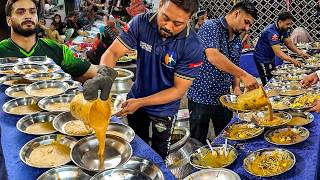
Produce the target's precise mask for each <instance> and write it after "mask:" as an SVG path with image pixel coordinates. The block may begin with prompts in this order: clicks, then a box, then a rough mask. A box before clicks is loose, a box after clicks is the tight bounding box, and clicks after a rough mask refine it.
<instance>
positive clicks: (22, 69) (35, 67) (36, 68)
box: [12, 64, 48, 74]
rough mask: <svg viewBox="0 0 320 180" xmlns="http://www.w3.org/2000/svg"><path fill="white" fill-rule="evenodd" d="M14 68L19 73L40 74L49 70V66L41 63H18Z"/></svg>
mask: <svg viewBox="0 0 320 180" xmlns="http://www.w3.org/2000/svg"><path fill="white" fill-rule="evenodd" d="M12 70H13V71H14V72H15V73H17V74H38V73H45V72H48V68H47V67H46V66H44V65H39V64H17V65H15V66H13V68H12Z"/></svg>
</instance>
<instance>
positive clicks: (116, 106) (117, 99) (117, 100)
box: [111, 94, 126, 116]
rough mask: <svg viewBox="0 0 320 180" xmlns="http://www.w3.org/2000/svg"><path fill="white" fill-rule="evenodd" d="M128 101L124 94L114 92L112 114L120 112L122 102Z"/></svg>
mask: <svg viewBox="0 0 320 180" xmlns="http://www.w3.org/2000/svg"><path fill="white" fill-rule="evenodd" d="M125 101H126V98H125V97H123V96H122V95H117V94H112V96H111V102H112V116H113V115H114V114H117V113H119V112H120V111H121V110H122V107H121V106H122V104H123V103H124V102H125Z"/></svg>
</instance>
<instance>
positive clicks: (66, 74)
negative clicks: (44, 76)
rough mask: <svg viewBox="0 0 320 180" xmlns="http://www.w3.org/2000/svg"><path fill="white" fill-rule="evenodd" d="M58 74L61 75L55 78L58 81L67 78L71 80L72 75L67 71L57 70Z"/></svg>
mask: <svg viewBox="0 0 320 180" xmlns="http://www.w3.org/2000/svg"><path fill="white" fill-rule="evenodd" d="M58 74H60V75H61V77H60V78H59V79H57V80H58V81H67V80H72V77H71V75H70V74H68V73H64V72H59V73H58Z"/></svg>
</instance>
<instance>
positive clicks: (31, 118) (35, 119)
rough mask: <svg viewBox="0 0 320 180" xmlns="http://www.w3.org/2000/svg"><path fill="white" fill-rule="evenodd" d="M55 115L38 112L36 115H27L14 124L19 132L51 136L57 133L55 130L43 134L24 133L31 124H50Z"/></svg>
mask: <svg viewBox="0 0 320 180" xmlns="http://www.w3.org/2000/svg"><path fill="white" fill-rule="evenodd" d="M55 116H56V115H55V114H52V113H50V112H39V113H37V114H32V115H27V116H24V117H23V118H21V119H19V121H18V122H17V124H16V127H17V129H18V130H19V131H20V132H23V133H26V134H31V135H46V134H52V133H55V132H57V131H56V130H52V131H48V132H45V133H29V132H27V131H26V129H27V127H29V126H30V125H32V124H35V123H40V122H50V123H52V121H53V119H54V117H55Z"/></svg>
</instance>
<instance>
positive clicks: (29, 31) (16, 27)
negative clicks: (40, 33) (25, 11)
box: [12, 22, 36, 37]
mask: <svg viewBox="0 0 320 180" xmlns="http://www.w3.org/2000/svg"><path fill="white" fill-rule="evenodd" d="M24 23H26V22H23V23H21V25H20V24H16V23H12V30H13V31H14V32H15V33H17V34H20V35H21V36H24V37H29V36H31V35H34V34H35V33H36V28H35V26H34V28H27V29H23V28H22V26H23V24H24ZM32 23H33V22H32ZM33 25H34V23H33Z"/></svg>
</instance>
